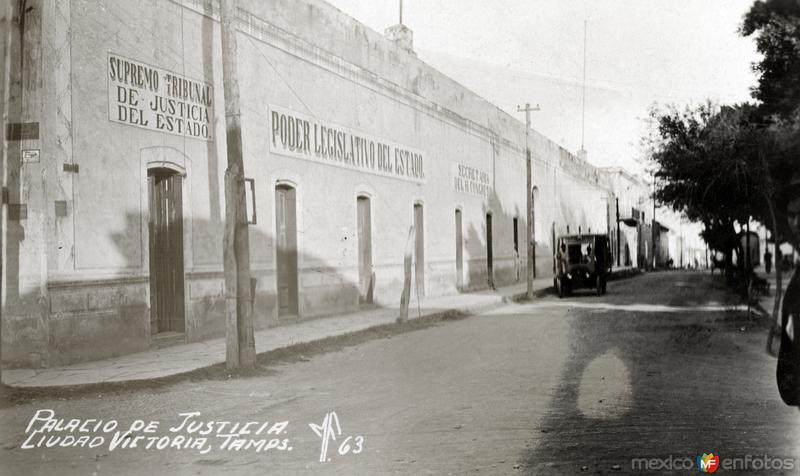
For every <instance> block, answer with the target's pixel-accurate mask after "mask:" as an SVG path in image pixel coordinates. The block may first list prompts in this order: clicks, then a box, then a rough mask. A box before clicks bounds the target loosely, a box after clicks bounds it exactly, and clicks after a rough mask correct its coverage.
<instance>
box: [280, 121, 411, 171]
mask: <svg viewBox="0 0 800 476" xmlns="http://www.w3.org/2000/svg"><path fill="white" fill-rule="evenodd" d="M269 109H270V110H269V122H270V125H269V126H270V136H269V137H270V140H269V147H270V151H271V152H273V153H276V154H282V155H287V156H289V157H295V158H298V159H304V160H311V161H314V162H317V163H323V164H328V165H334V166H338V167H343V168H347V169H351V170H356V171H360V172H367V173H371V174H376V175H382V176H384V177H390V178H396V179H401V180H409V181H412V182H418V183H421V182H425V157H424V154H423V153H422V152H421V151H419V150H416V149H413V148H411V147H406V146H403V145H399V144H396V143H394V142H391V141H388V140H384V139H378V138H375V137H372V136H370V135H368V134H364V133H361V132H358V131H355V130H352V129H349V128H347V127H342V126H338V125H336V124H333V123H330V122H322V121H319V120H317V119H314V118H312V117H310V116H306V115H304V114H300V113H298V112H294V111H291V110H289V109H285V108H283V107H280V106H274V105H270V107H269Z"/></svg>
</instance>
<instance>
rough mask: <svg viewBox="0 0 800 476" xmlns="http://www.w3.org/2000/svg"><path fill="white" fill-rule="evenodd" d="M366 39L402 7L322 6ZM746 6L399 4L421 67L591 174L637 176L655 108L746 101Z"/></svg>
mask: <svg viewBox="0 0 800 476" xmlns="http://www.w3.org/2000/svg"><path fill="white" fill-rule="evenodd" d="M328 1H329V3H331V4H333V5H334V6H335V7H337V8H339V9H340V10H342V11H343V12H345V13H347V14H349V15H350V16H352V17H354V18H355V19H357V20H359V21H360V22H362V23H364V24H366V25H367V26H368V27H370V28H372V29H373V30H375V31H378V32H383V31H384V29H385V28H386V27H388V26H391V25H393V24H396V23H398V16H399V8H398V3H399V0H328ZM752 3H753V0H594V1H590V0H495V1H491V2H488V1H486V0H405V1H404V6H403V23H404V24H405V25H406V26H408V27H409V28H410V29H411V30H412V31H413V32H414V49H415V51H416V52H417V55H418V56H419V58H420V59H422V60H423V61H425V62H426V63H428V64H430V65H431V66H433V67H434V68H436V69H438V70H439V71H441V72H443V73H445V74H446V75H448V76H450V77H452V78H453V79H455V80H456V81H458V82H460V83H461V84H463V85H464V86H466V87H467V88H469V89H471V90H472V91H474V92H475V93H477V94H479V95H480V96H483V97H484V98H486V99H488V100H489V101H491V102H492V103H494V104H496V105H497V106H498V107H500V108H501V109H503V110H505V111H506V112H508V113H509V114H512V115H513V116H515V117H518V118H519V119H520V120H524V114H523V113H518V112H517V110H516V109H517V105H519V104H524V103H525V102H530V103H531V104H539V105H540V107H541V111H539V112H535V113H533V116H532V122H533V128H534V129H536V130H537V131H539V132H541V133H543V134H544V135H545V136H547V137H548V138H550V139H551V140H553V141H554V142H556V143H558V144H559V145H561V146H562V147H564V148H566V149H567V150H569V151H571V152H573V153H576V152H577V151H578V149H580V148H581V136H582V134H581V132H582V126H581V124H582V111H583V108H582V95H583V88H582V84H583V72H584V70H583V67H584V61H583V58H584V22H585V24H586V50H585V53H586V63H585V65H586V107H585V129H584V137H585V138H584V148H585V149H586V150H587V152H588V159H589V162H591V163H593V164H595V165H599V166H603V167H607V166H620V167H625V168H627V169H629V170H632V171H635V172H640V173H641V172H643V171H644V170H645V168H646V156H645V155H646V154H644V152H643V148H642V147H641V145H640V144H641V138H642V137H643V136H644V135H646V134H647V133H648V130H649V129H650V128H651V127H652V123H651V122H648V121H647V118H648V110H649V108H650V107H651V106H652V105H653V104H657V105H659V106H661V107H663V106H665V105H668V104H671V105H677V106H679V107H682V106H684V105H692V104H694V105H696V104H699V103H701V102H704V101H706V100H707V99H711V100H713V101H716V102H719V103H722V104H732V103H737V102H744V101H748V100H751V98H750V88H751V87H752V86H753V85H755V83H756V76H755V74H754V73H753V72H752V69H751V65H752V63H753V62H756V61H758V59H759V56H758V54H757V52H756V50H755V42H754V41H753V39H752V38H742V37H741V36H740V35H739V34H738V28H739V25H740V24H741V20H742V17H743V15H744V14H745V13H746V12H747V10H748V9H749V7H750V5H752Z"/></svg>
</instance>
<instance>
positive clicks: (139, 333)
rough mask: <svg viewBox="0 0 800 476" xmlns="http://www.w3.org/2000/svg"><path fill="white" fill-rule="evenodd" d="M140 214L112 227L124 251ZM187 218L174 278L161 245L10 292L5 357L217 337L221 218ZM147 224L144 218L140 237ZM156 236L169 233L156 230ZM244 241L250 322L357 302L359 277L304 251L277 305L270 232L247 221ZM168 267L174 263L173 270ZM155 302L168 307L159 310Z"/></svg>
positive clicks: (52, 356) (55, 357)
mask: <svg viewBox="0 0 800 476" xmlns="http://www.w3.org/2000/svg"><path fill="white" fill-rule="evenodd" d="M142 219H143V218H142V216H141V215H140V214H138V213H128V214H127V215H126V221H125V223H126V224H125V226H124V228H123V229H122V230H120V231H116V232H114V233H112V234H111V237H112V239H113V241H114V243H115V244H116V245H117V246H118V247H119V248H120V254H121V255H123V256H127V255H130V254H131V253H128V252H127V250H125V249H123V248H124V247H127V246H130V242H131V240H130V238H129V237H130V236H132V235H138V234H140V232H141V230H142V229H143V228H142V227H143V223H142ZM184 226H187V227H188V226H191V233H188V230H186V229H184V230H183V231H184V233H183V235H184V237H186V238H185V239H183V240H179V241H178V242H177V244H178V246H180V245H183V250H182V252H183V256H185V258H184V259H183V265H184V266H183V276H184V279H183V280H180V279H178V278H177V277H179V276H180V274H181V272H180V264H181V261H180V260H176V261H174V262H173V261H171V259H169V258H170V256H171V255H170V254H165V255H164V256H165V257H166V258H167V259H166V261H164V260H161V261H160V262H158V263H155V262H154V263H151V264H150V265H147V264H146V265H147V267H145V268H144V269H141V268H139V263H138V262H137V263H129V267H127V269H128V270H129V271H132V273H129V274H125V275H121V276H120V277H115V278H108V279H102V280H92V281H82V280H74V281H59V282H58V283H49V284H48V285H47V295H42V293H41V292H40V290H39V288H38V287H37V288H36V290H35V291H29V292H27V293H25V294H23V295H21V296H19V297H17V298H11V296H9V299H8V300H7V302H6V305H5V306H4V308H3V321H2V325H3V332H2V338H3V342H2V351H3V354H2V362H3V365H4V366H7V367H31V368H41V367H47V366H54V365H64V364H68V363H75V362H82V361H89V360H96V359H102V358H108V357H113V356H118V355H124V354H129V353H133V352H139V351H143V350H146V349H148V348H151V347H152V346H154V345H157V344H158V342H157V336H158V337H161V336H164V335H173V336H175V337H176V338H177V341H174V343H178V342H181V341H184V340H185V341H190V342H191V341H200V340H204V339H208V338H213V337H220V336H224V335H225V312H224V311H225V295H224V289H225V286H224V274H223V270H222V245H221V242H222V240H221V237H222V234H223V228H224V223H223V222H221V221H216V220H215V221H210V220H203V219H201V220H198V219H194V220H192V221H191V222H190V221H188V220H185V221H184ZM148 228H149V226H148V224H147V223H144V230H145V236H147V230H148ZM150 236H152V232H151V234H150ZM149 241H150V239H148V240H147V241H145V242H144V243H143V244H144V246H148V243H149ZM161 241H162V242H164V241H166V242H169V241H170V240H169V238H168V237H161ZM172 244H173V245H174V244H175V242H173V243H172ZM192 247H193V248H192ZM151 250H152V248H151ZM250 250H251V252H250V257H251V276H252V278H253V279H252V280H251V284H252V286H253V287H252V288H251V289H252V290H254V291H255V292H254V293H253V296H254V302H253V311H254V312H253V317H254V325H255V328H256V329H263V328H268V327H274V326H278V325H283V324H291V323H293V322H298V321H299V320H304V319H309V318H314V317H320V316H324V315H326V314H337V313H347V312H355V311H358V310H359V308H360V304H359V286H358V276H356V275H353V276H348V275H346V274H343V273H340V272H337V270H336V267H335V265H330V266H327V265H319V263H321V262H322V261H321V260H320V259H319V258H318V257H314V256H310V255H308V254H306V255H304V256H303V257H302V259H298V260H297V261H298V262H303V261H305V262H310V263H315V264H316V265H315V266H312V267H305V268H302V269H300V268H298V269H297V270H296V271H295V272H294V273H291V272H289V273H281V278H280V281H281V287H280V289H281V292H283V296H284V299H283V300H282V301H281V304H284V305H283V306H282V308H281V309H279V302H278V297H277V295H278V289H279V286H278V281H279V278H278V273H276V269H275V255H274V253H275V250H274V239H273V237H272V236H270V235H268V234H266V233H263V232H260V231H258V230H257V229H255V228H251V229H250ZM151 252H152V251H151ZM148 254H149V253H148ZM173 255H174V254H173ZM192 262H193V266H192V265H190V263H192ZM175 266H177V267H178V271H176V272H172V273H170V272H169V271H168V270H169V269H170V268H173V269H174V267H175ZM122 268H123V267H120V268H119V269H120V270H121V271H122V270H123V269H122ZM8 269H9V271H12V269H11V268H8ZM148 270H149V271H148ZM158 273H161V276H162V278H161V280H160V282H159V283H158V284H156V286H155V287H156V288H160V289H162V291H161V292H160V296H159V297H160V300H158V299H157V298H156V296H154V295H153V293H152V292H151V282H150V279H151V277H154V275H155V274H158ZM154 279H155V278H154ZM18 281H19V275H18V274H12V273H9V285H11V286H14V285H13V284H12V283H16V282H18ZM292 281H293V283H292ZM181 296H182V297H181ZM287 299H288V300H289V301H293V302H289V303H287V302H286V301H287ZM398 299H399V294H398ZM157 301H158V302H157ZM153 306H159V307H160V308H163V309H166V311H165V312H162V313H160V314H161V316H159V315H158V314H159V313H158V312H155V311H154V309H153ZM370 306H371V307H377V306H376V305H375V304H371V305H370ZM159 317H160V318H159ZM165 333H166V334H165ZM159 334H160V335H159ZM181 334H182V335H181Z"/></svg>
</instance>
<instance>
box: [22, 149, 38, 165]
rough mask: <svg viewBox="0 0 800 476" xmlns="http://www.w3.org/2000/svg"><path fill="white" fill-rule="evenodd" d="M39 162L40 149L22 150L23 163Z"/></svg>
mask: <svg viewBox="0 0 800 476" xmlns="http://www.w3.org/2000/svg"><path fill="white" fill-rule="evenodd" d="M34 162H39V149H25V150H23V151H22V163H23V164H30V163H34Z"/></svg>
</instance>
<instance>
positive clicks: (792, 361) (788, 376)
mask: <svg viewBox="0 0 800 476" xmlns="http://www.w3.org/2000/svg"><path fill="white" fill-rule="evenodd" d="M782 202H783V203H784V204H785V206H786V216H787V219H788V222H789V223H788V224H789V237H788V239H789V242H790V243H791V245H792V246H794V247H795V249H797V248H798V247H799V246H800V172H796V173H795V174H794V175H793V176H792V180H791V183H790V185H789V187H788V188H787V190H786V191H785V193H784V194H783V200H782ZM781 307H782V311H781V347H780V350H778V368H777V379H778V390H779V392H780V395H781V399H783V401H784V402H785V403H786V404H787V405H794V406H798V405H800V328H798V326H800V322H798V319H800V273H798V272H797V269H796V268H795V269H794V270H792V277H791V278H790V279H789V284H788V286H786V293H785V294H784V295H783V302H782V306H781Z"/></svg>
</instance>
